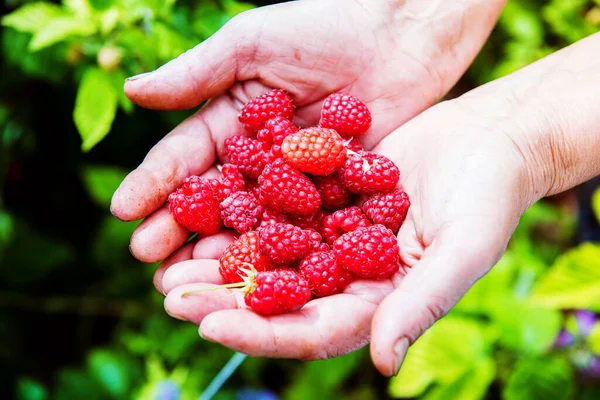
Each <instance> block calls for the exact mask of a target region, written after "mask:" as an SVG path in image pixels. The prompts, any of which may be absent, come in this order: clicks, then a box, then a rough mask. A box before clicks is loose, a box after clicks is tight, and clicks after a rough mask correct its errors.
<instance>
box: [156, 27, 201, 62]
mask: <svg viewBox="0 0 600 400" xmlns="http://www.w3.org/2000/svg"><path fill="white" fill-rule="evenodd" d="M153 38H154V40H155V42H156V49H155V52H156V54H157V55H158V57H159V58H160V59H161V60H163V61H169V60H171V59H173V58H175V57H177V56H179V55H180V54H181V53H184V52H185V51H186V50H189V49H190V48H192V47H194V46H195V44H196V43H195V42H194V41H192V40H190V39H188V38H186V37H185V36H183V35H181V34H180V33H179V32H177V31H175V30H173V29H171V28H170V27H169V26H168V25H166V24H163V23H161V22H156V23H155V24H154V32H153Z"/></svg>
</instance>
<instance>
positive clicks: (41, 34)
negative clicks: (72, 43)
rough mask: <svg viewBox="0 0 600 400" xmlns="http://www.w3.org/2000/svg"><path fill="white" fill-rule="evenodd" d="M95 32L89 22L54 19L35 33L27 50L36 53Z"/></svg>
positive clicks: (63, 18)
mask: <svg viewBox="0 0 600 400" xmlns="http://www.w3.org/2000/svg"><path fill="white" fill-rule="evenodd" d="M95 32H96V27H95V25H94V24H93V23H92V22H91V21H90V20H87V19H81V18H79V17H75V16H65V17H58V18H54V19H52V20H50V21H49V22H48V23H47V24H46V25H45V26H44V27H43V28H42V29H40V30H39V31H37V32H36V33H35V35H34V36H33V39H32V40H31V42H30V43H29V50H31V51H38V50H41V49H43V48H45V47H48V46H52V45H53V44H55V43H58V42H61V41H63V40H65V39H67V38H69V37H71V36H87V35H91V34H93V33H95Z"/></svg>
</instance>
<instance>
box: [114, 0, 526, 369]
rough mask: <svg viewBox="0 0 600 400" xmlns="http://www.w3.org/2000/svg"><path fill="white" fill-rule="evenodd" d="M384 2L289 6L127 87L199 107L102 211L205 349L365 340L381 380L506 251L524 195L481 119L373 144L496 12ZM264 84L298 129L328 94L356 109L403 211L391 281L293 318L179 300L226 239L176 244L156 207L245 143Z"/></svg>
mask: <svg viewBox="0 0 600 400" xmlns="http://www.w3.org/2000/svg"><path fill="white" fill-rule="evenodd" d="M395 3H396V2H392V1H383V0H380V1H370V2H367V1H344V0H331V1H300V2H292V3H287V4H282V5H278V6H273V7H267V8H263V9H258V10H253V11H251V12H248V13H244V14H242V15H241V16H239V17H237V18H235V19H234V20H233V21H231V22H230V23H228V24H227V25H226V26H225V27H224V28H223V29H222V30H221V31H219V32H218V33H217V34H215V35H214V36H213V37H212V38H211V39H209V40H207V41H205V42H204V43H202V44H200V45H199V46H197V47H196V48H195V49H193V50H191V51H189V52H187V53H185V54H184V55H182V56H181V57H179V58H178V59H177V60H174V61H172V62H171V63H169V64H167V65H165V66H164V67H162V68H160V69H159V70H157V71H155V72H153V73H152V74H149V75H144V76H138V77H134V78H132V79H130V80H129V81H128V82H126V85H125V91H126V93H127V95H128V96H129V97H130V98H131V99H132V100H133V101H134V102H136V103H137V104H139V105H141V106H144V107H148V108H154V109H182V108H190V107H195V106H197V105H198V104H200V103H201V102H202V101H204V100H207V99H211V101H210V102H209V103H208V104H207V105H205V106H204V107H203V108H202V109H201V110H199V111H198V112H197V113H196V114H195V115H194V116H192V117H190V118H188V119H187V120H186V121H184V122H183V123H182V124H180V125H179V126H178V127H177V128H175V129H174V130H173V131H172V132H171V133H170V134H168V135H167V136H166V137H165V138H164V139H163V140H162V141H161V142H160V143H158V144H157V145H156V146H155V147H154V148H153V149H152V150H151V151H150V153H149V154H148V156H147V157H146V159H145V160H144V161H143V163H142V164H141V165H140V166H139V167H138V168H137V169H136V170H134V171H133V172H132V173H131V174H130V175H129V176H128V177H127V178H126V179H125V181H124V182H123V183H122V185H121V186H120V188H119V189H118V190H117V192H116V193H115V195H114V197H113V202H112V206H111V210H112V212H113V214H114V215H115V216H116V217H118V218H120V219H122V220H137V219H141V218H145V220H144V222H143V223H142V224H141V225H140V227H139V228H138V229H137V230H136V232H135V233H134V235H133V237H132V241H131V250H132V252H133V254H134V255H135V256H136V257H137V258H139V259H140V260H142V261H146V262H154V261H158V260H163V259H165V261H164V262H163V264H162V265H161V267H160V268H159V270H158V271H157V273H156V276H155V285H156V286H157V288H158V290H159V291H161V292H163V293H165V294H167V293H168V296H167V298H166V301H165V307H166V309H167V311H168V312H169V313H170V314H171V315H174V316H176V317H179V318H182V319H186V320H189V321H192V322H194V323H196V324H198V325H200V332H201V334H202V335H203V337H205V338H206V339H209V340H212V341H216V342H219V343H222V344H224V345H225V346H228V347H231V348H232V349H236V350H239V351H243V352H245V353H248V354H252V355H262V356H270V357H293V358H300V359H318V358H327V357H333V356H337V355H341V354H345V353H347V352H350V351H353V350H355V349H357V348H360V347H362V346H364V345H366V344H367V343H368V342H369V340H370V339H371V340H372V343H371V351H372V356H373V360H374V363H375V365H376V366H377V368H378V369H379V370H380V371H381V372H382V373H384V374H386V375H390V374H393V373H395V372H396V370H397V368H398V367H399V365H398V364H399V361H398V360H400V359H401V358H402V353H403V352H404V350H405V347H406V345H407V344H408V342H411V343H412V342H413V341H414V340H415V339H416V338H417V337H418V336H419V335H420V334H421V333H422V332H423V330H424V329H426V328H427V327H428V326H429V325H431V324H432V323H433V322H434V321H435V320H436V319H437V318H439V317H441V316H442V315H443V314H444V313H445V312H447V311H448V309H449V308H450V307H451V306H452V305H453V304H454V303H455V302H456V301H457V300H458V299H459V298H460V296H461V295H462V294H464V292H465V291H466V290H467V289H468V287H470V285H472V284H473V283H474V282H475V281H476V280H477V279H478V278H479V277H480V276H482V275H483V274H484V273H485V272H486V271H487V270H488V269H489V268H491V266H492V265H493V264H494V263H495V262H496V260H497V259H498V258H499V257H500V255H501V254H502V252H503V250H504V249H505V246H506V243H507V241H508V238H509V237H510V234H511V233H512V231H513V230H514V228H515V226H516V223H517V221H518V218H519V215H520V213H521V212H522V211H523V210H524V208H525V207H526V206H527V205H528V203H529V202H530V197H531V196H530V195H529V193H527V190H525V189H524V187H525V186H526V185H525V184H524V182H525V181H526V180H527V176H528V174H527V172H526V167H525V166H524V162H523V158H522V156H521V154H520V153H519V151H518V150H517V148H516V146H515V144H514V141H513V140H511V139H510V138H509V137H508V136H507V135H505V134H503V133H502V132H501V131H500V132H499V131H498V129H497V128H495V125H494V123H493V122H494V121H493V119H483V118H481V117H479V116H478V113H476V112H473V111H472V110H470V109H469V107H463V105H462V104H461V102H452V103H443V104H441V105H439V106H436V107H434V108H432V109H430V110H429V111H427V112H425V113H423V114H421V115H420V116H418V117H417V118H415V119H414V120H412V121H410V122H409V123H407V124H405V125H404V126H402V127H401V128H399V129H398V130H396V131H395V132H393V133H392V134H391V135H390V136H388V137H387V138H385V139H384V140H383V141H381V140H382V139H383V138H384V137H386V135H388V133H389V132H390V131H392V130H393V129H395V128H396V127H398V126H400V125H402V124H404V123H405V122H406V121H408V120H409V119H411V118H413V117H415V116H416V115H417V114H419V113H420V112H422V111H423V110H424V109H426V108H427V107H429V106H431V105H432V104H434V103H435V102H436V101H438V100H439V99H440V98H441V97H442V96H443V95H444V94H445V93H446V92H447V91H448V90H449V89H450V87H451V86H452V85H453V84H454V83H455V82H456V80H457V79H458V77H459V76H460V75H461V74H462V72H463V71H464V70H465V69H466V67H467V65H468V64H469V63H470V62H471V60H472V58H473V57H474V56H475V54H476V52H477V51H478V50H479V48H480V47H481V45H482V43H483V41H484V40H485V38H486V37H487V34H488V33H489V30H490V29H491V26H492V25H493V21H494V20H495V18H496V17H497V14H498V13H499V11H500V8H501V6H502V4H503V2H502V1H494V2H491V1H479V2H477V1H474V2H470V4H469V7H467V6H466V4H465V3H464V2H452V5H444V6H443V7H446V9H445V10H444V12H439V13H438V11H439V10H438V9H440V8H441V7H442V6H441V5H440V4H441V3H440V2H432V6H429V7H424V6H423V5H421V4H420V2H417V1H413V2H411V1H407V2H405V3H404V2H399V3H404V4H398V5H396V4H395ZM484 9H485V10H486V11H485V13H484V12H483V11H482V10H484ZM332 16H334V17H332ZM306 21H310V24H308V23H306ZM359 28H360V29H359ZM270 87H279V88H282V89H284V90H286V91H287V92H288V93H289V94H290V96H291V97H292V98H293V100H294V102H295V104H296V106H297V109H296V120H295V122H296V123H297V124H298V125H300V126H309V125H314V124H316V123H317V122H318V118H319V110H320V106H321V103H322V100H323V99H324V98H325V97H326V96H327V95H328V94H330V93H331V92H335V91H347V92H350V93H352V94H354V95H356V96H357V97H359V98H361V99H362V100H364V101H365V102H366V103H367V105H368V107H369V108H370V110H371V112H372V115H373V121H374V124H373V127H372V129H371V130H370V131H369V132H368V133H367V135H365V137H363V138H361V141H362V142H363V145H364V146H365V148H367V149H373V150H374V151H376V152H379V153H382V154H384V155H387V156H388V157H390V158H391V159H392V160H393V161H394V162H396V164H397V165H398V166H399V168H400V170H401V172H402V175H401V182H402V185H403V186H404V189H405V190H406V191H407V192H408V193H409V195H410V196H411V201H412V206H411V209H410V211H409V215H408V216H407V220H406V222H405V223H404V225H403V226H402V228H401V230H400V232H399V235H398V241H399V245H400V248H401V256H402V260H403V268H402V272H401V273H398V274H397V276H395V277H394V278H393V279H392V280H388V281H382V282H369V281H362V282H355V283H353V284H352V285H350V286H349V287H348V289H347V290H346V291H345V293H343V294H339V295H335V296H331V297H328V298H324V299H319V300H316V301H313V302H311V303H310V304H308V305H307V306H306V307H304V308H303V309H302V310H301V311H300V312H296V313H291V314H286V315H282V316H275V317H269V318H265V317H260V316H257V315H255V314H253V313H251V312H250V311H247V310H245V309H244V305H243V301H242V300H241V298H240V297H239V296H228V291H227V290H222V291H211V292H206V293H201V294H195V295H191V296H186V297H183V298H182V297H181V293H182V292H184V291H188V290H189V289H192V288H199V287H204V286H206V285H212V284H220V283H222V282H221V278H220V276H219V273H218V262H217V261H216V258H217V257H218V256H219V255H220V253H221V252H222V250H223V249H224V248H225V247H226V246H227V244H228V243H230V242H231V240H232V238H233V235H232V233H231V232H228V231H223V232H221V233H219V234H216V235H214V236H211V237H206V238H202V239H200V240H198V241H196V242H192V243H189V244H186V245H184V243H185V241H186V240H187V238H188V237H189V233H188V232H187V231H186V230H185V229H183V228H181V227H180V226H178V225H177V224H176V223H175V221H174V220H173V218H172V217H171V216H170V214H169V213H168V209H167V208H166V207H165V205H164V204H165V200H166V198H167V196H168V194H169V193H170V192H172V191H173V190H174V189H175V188H177V187H178V186H179V185H180V184H181V182H182V181H183V179H184V178H185V177H187V176H189V175H195V174H205V175H207V176H214V175H215V174H216V170H215V168H214V167H213V165H214V164H215V163H216V162H222V161H224V160H223V147H222V144H223V141H224V139H225V138H226V137H229V136H231V135H234V134H239V133H243V132H242V128H241V125H240V124H239V123H238V122H237V114H238V112H239V110H240V109H241V107H242V105H243V103H245V102H246V101H247V100H249V99H250V98H252V97H254V96H256V95H258V94H260V93H262V92H264V91H266V90H267V89H268V88H270ZM478 121H485V123H483V122H478ZM378 143H379V144H378ZM377 144H378V145H377ZM499 177H502V179H499ZM515 198H516V199H517V200H515ZM182 246H183V247H182ZM394 289H396V290H394ZM386 296H387V297H386ZM399 305H400V306H399ZM232 321H235V323H232ZM398 338H406V339H402V340H399V341H397V339H398ZM395 352H396V353H398V355H399V357H395V356H394V354H395Z"/></svg>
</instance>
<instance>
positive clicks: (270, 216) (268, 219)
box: [258, 208, 290, 228]
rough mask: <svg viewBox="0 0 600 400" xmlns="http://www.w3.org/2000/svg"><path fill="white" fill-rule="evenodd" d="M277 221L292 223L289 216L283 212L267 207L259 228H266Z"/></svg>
mask: <svg viewBox="0 0 600 400" xmlns="http://www.w3.org/2000/svg"><path fill="white" fill-rule="evenodd" d="M276 223H283V224H288V223H290V221H289V216H288V215H286V214H284V213H282V212H279V211H275V210H271V209H270V208H265V209H264V211H263V214H262V217H261V219H260V225H259V226H258V228H264V227H266V226H268V225H271V224H276Z"/></svg>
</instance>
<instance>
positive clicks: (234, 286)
mask: <svg viewBox="0 0 600 400" xmlns="http://www.w3.org/2000/svg"><path fill="white" fill-rule="evenodd" d="M247 285H248V284H247V283H246V282H236V283H228V284H226V285H219V286H215V287H211V288H205V289H198V290H190V291H189V292H183V293H181V297H184V296H187V295H188V294H194V293H202V292H211V291H213V290H219V289H237V288H243V287H245V286H247Z"/></svg>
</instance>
